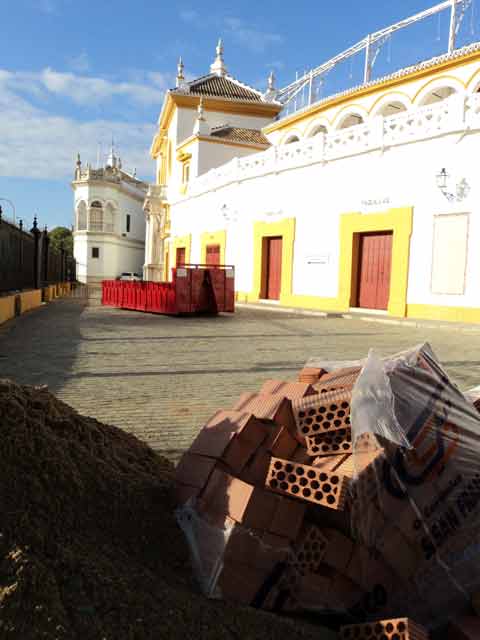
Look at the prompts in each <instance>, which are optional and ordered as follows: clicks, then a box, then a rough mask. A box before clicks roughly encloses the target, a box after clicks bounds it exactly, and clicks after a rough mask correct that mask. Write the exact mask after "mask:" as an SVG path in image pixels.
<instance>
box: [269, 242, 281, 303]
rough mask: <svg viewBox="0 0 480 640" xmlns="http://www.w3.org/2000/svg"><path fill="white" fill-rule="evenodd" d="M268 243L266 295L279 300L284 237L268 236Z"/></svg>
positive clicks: (270, 298)
mask: <svg viewBox="0 0 480 640" xmlns="http://www.w3.org/2000/svg"><path fill="white" fill-rule="evenodd" d="M266 245H267V246H266V249H267V260H266V267H267V273H266V287H265V297H266V298H267V299H268V300H278V299H279V298H280V288H281V284H282V238H281V237H279V238H267V242H266Z"/></svg>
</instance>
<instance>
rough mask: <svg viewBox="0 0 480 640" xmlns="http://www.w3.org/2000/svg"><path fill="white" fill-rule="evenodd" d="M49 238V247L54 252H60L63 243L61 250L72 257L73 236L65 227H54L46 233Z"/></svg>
mask: <svg viewBox="0 0 480 640" xmlns="http://www.w3.org/2000/svg"><path fill="white" fill-rule="evenodd" d="M48 237H49V238H50V247H51V248H52V249H53V250H54V251H60V248H61V246H62V242H63V248H64V249H65V251H66V252H67V255H69V256H73V236H72V232H71V230H70V229H67V227H55V228H54V229H52V230H51V231H49V233H48Z"/></svg>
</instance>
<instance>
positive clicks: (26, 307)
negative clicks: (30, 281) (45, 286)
mask: <svg viewBox="0 0 480 640" xmlns="http://www.w3.org/2000/svg"><path fill="white" fill-rule="evenodd" d="M19 295H20V313H25V311H30V310H31V309H36V307H39V306H40V305H41V304H42V290H41V289H34V290H33V291H24V292H23V293H20V294H19Z"/></svg>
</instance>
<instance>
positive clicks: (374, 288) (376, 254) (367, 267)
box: [358, 231, 393, 309]
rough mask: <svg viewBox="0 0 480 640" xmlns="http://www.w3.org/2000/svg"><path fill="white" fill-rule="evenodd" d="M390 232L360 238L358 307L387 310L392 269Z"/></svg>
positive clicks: (368, 234) (363, 235) (367, 234)
mask: <svg viewBox="0 0 480 640" xmlns="http://www.w3.org/2000/svg"><path fill="white" fill-rule="evenodd" d="M392 237H393V236H392V232H391V231H390V232H388V231H384V232H382V233H365V234H362V236H361V237H360V252H359V273H358V306H359V307H363V308H366V309H387V307H388V298H389V296H390V272H391V269H392Z"/></svg>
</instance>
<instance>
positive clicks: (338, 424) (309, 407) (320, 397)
mask: <svg viewBox="0 0 480 640" xmlns="http://www.w3.org/2000/svg"><path fill="white" fill-rule="evenodd" d="M351 401H352V393H351V391H349V390H340V391H329V392H328V393H317V394H314V395H309V396H306V397H305V398H302V399H299V400H294V401H293V402H292V415H293V419H294V421H295V425H296V428H297V431H298V433H299V435H300V436H301V437H302V438H306V437H307V436H310V437H312V436H316V435H319V434H323V433H327V432H328V433H331V432H333V431H338V430H339V429H343V430H345V429H350V405H351Z"/></svg>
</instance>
